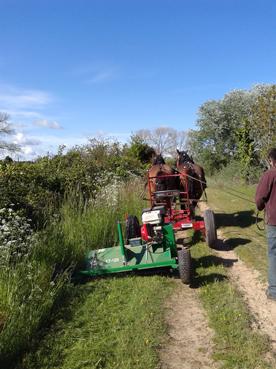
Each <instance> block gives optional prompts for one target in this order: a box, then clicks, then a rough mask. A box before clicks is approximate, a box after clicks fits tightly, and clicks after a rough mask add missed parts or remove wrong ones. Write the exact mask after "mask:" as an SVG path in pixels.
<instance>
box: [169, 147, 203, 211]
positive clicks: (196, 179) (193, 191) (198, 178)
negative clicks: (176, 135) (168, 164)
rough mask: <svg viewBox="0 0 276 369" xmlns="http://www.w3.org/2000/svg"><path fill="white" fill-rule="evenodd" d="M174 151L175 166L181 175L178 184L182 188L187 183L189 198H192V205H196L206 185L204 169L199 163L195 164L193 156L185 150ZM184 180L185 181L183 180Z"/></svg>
mask: <svg viewBox="0 0 276 369" xmlns="http://www.w3.org/2000/svg"><path fill="white" fill-rule="evenodd" d="M176 151H177V161H176V167H177V170H178V172H179V173H180V174H182V175H183V178H182V179H181V181H180V182H181V184H180V186H181V187H182V189H183V187H184V188H186V185H188V186H187V187H188V194H189V198H191V199H192V205H193V207H196V205H197V203H198V200H199V199H200V198H201V196H202V194H203V192H204V191H205V189H206V187H207V184H206V179H205V173H204V169H203V168H202V167H201V166H200V165H198V164H195V162H194V160H193V158H192V157H190V156H189V155H188V153H187V152H186V151H179V150H176ZM190 177H193V178H190ZM186 180H187V183H186V182H184V181H186Z"/></svg>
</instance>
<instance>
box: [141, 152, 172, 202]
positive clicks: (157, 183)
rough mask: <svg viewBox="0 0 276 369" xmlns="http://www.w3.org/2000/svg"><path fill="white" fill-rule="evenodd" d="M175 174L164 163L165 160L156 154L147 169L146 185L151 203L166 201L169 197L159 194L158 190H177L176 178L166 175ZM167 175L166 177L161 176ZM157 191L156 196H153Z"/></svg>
mask: <svg viewBox="0 0 276 369" xmlns="http://www.w3.org/2000/svg"><path fill="white" fill-rule="evenodd" d="M172 174H175V172H174V170H173V169H172V168H171V167H170V166H169V165H168V164H166V163H165V160H164V159H163V157H162V156H161V155H157V156H156V157H155V158H154V159H153V163H152V167H151V168H150V169H149V171H148V179H149V181H148V186H149V192H150V194H151V195H152V196H151V198H152V199H153V202H152V204H153V205H158V204H159V203H168V201H169V198H168V197H166V196H165V195H164V196H162V194H161V196H160V191H170V190H177V189H178V188H179V182H178V178H177V177H174V176H171V177H170V176H168V175H172ZM163 176H168V177H163ZM157 192H159V195H158V196H155V195H154V194H156V193H157Z"/></svg>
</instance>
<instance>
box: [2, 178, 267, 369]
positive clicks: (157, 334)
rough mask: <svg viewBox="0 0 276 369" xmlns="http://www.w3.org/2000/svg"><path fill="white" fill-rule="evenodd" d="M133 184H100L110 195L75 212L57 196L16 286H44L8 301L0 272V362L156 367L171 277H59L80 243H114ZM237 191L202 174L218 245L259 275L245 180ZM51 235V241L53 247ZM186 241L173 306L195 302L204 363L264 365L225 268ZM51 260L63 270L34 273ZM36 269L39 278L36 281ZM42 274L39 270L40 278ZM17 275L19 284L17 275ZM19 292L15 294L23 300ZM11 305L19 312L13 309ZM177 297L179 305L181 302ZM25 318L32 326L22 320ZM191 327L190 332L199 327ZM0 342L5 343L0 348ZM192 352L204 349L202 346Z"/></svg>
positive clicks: (258, 241)
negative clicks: (52, 218)
mask: <svg viewBox="0 0 276 369" xmlns="http://www.w3.org/2000/svg"><path fill="white" fill-rule="evenodd" d="M142 187H143V186H142V184H141V183H140V182H139V181H135V182H129V183H128V184H127V185H118V187H116V188H112V190H111V191H109V192H108V193H109V194H110V196H111V197H106V195H105V196H104V197H102V196H101V193H99V195H98V197H97V199H96V200H94V201H93V202H92V203H90V204H89V205H86V206H85V208H83V206H81V209H82V210H79V211H76V209H78V207H76V203H75V201H74V200H72V199H70V198H68V199H67V202H66V203H65V204H64V206H63V208H62V211H61V214H62V216H61V220H60V221H59V222H58V223H57V224H56V225H54V226H52V227H51V228H50V229H51V232H52V233H51V234H52V237H49V230H48V231H47V233H46V235H47V245H48V248H47V253H45V248H44V247H42V246H44V244H43V245H42V244H41V241H40V243H38V244H37V245H36V246H35V247H34V251H33V253H32V258H31V259H30V264H29V267H32V268H36V269H32V273H33V278H31V281H33V282H32V283H34V281H35V284H32V283H31V284H30V285H27V287H26V288H30V289H31V291H32V288H33V290H34V291H35V290H36V289H37V288H39V289H42V288H44V289H45V291H47V292H46V294H45V293H44V294H39V293H38V295H35V299H34V301H32V300H30V303H29V304H25V303H24V302H23V301H22V300H21V301H20V300H18V303H17V305H15V306H14V305H12V304H11V303H10V305H9V301H11V300H12V298H13V296H14V295H13V293H14V292H13V291H12V289H11V288H10V287H14V288H16V291H18V288H22V284H19V281H18V280H17V279H16V280H13V279H12V280H9V282H10V284H9V286H10V287H9V288H10V289H8V292H7V288H5V282H6V280H7V278H11V275H10V274H8V276H7V275H5V274H3V275H2V277H1V278H2V279H1V282H2V284H1V286H2V287H1V291H2V292H1V293H2V295H3V296H4V297H5V298H6V300H4V299H2V300H1V301H2V305H1V311H2V321H3V327H4V329H3V330H2V332H1V334H0V343H1V344H2V348H3V351H2V362H3V363H4V366H3V367H5V368H14V369H34V368H37V369H47V368H49V369H50V368H64V369H69V368H80V369H82V368H91V369H92V368H93V369H94V368H95V369H96V368H102V369H105V368H106V369H112V368H114V369H115V368H125V369H128V368H129V369H131V368H137V369H144V368H149V369H151V368H152V369H154V368H158V367H159V366H160V364H161V362H160V360H161V358H162V354H160V353H161V352H162V350H164V348H165V347H166V346H167V345H168V347H170V329H171V328H170V326H171V325H173V322H169V321H168V320H167V314H168V311H167V307H166V306H167V303H168V301H170V300H171V299H173V296H174V294H175V293H176V291H179V290H178V288H179V287H178V286H179V285H178V280H175V279H174V278H172V276H171V275H168V274H163V275H154V273H153V274H152V275H126V276H123V277H110V278H105V279H97V280H94V281H90V282H87V283H85V284H79V282H77V283H76V282H75V283H72V282H70V279H69V276H70V274H71V270H73V269H74V268H78V265H81V260H82V258H83V255H84V254H85V250H88V249H91V248H98V247H105V246H106V245H109V246H112V245H113V244H114V243H117V242H118V241H117V236H116V232H115V230H116V227H115V224H116V220H117V219H124V216H125V214H126V213H128V214H136V215H138V216H139V214H140V212H141V208H142V207H143V206H144V203H143V200H142V197H143V196H142V195H141V194H142V192H143V188H142ZM106 190H107V189H106ZM237 190H238V191H239V193H238V196H239V197H236V196H235V194H234V193H233V190H232V191H230V190H229V187H228V186H227V187H226V186H224V185H222V184H220V183H217V182H215V181H210V186H209V189H208V199H209V205H210V206H211V207H212V208H213V209H214V210H215V212H216V222H217V225H218V231H219V232H220V234H223V236H224V248H226V250H227V249H228V250H231V251H233V250H234V251H235V252H236V253H237V255H238V256H239V257H240V258H241V259H242V260H243V261H244V262H245V263H246V265H248V266H250V267H252V268H255V269H257V270H258V271H260V273H261V276H262V279H263V280H265V273H266V242H265V237H264V233H263V232H262V231H259V230H258V229H257V228H256V225H255V217H254V206H253V204H252V203H250V202H248V201H247V200H243V199H241V198H240V197H243V198H246V199H248V200H250V199H251V200H252V196H253V194H254V187H239V188H237ZM104 199H105V200H104ZM105 201H106V202H105ZM44 236H45V235H44ZM42 239H43V238H42ZM44 240H45V242H46V239H45V238H44ZM57 240H59V243H58V245H59V248H57V247H56V244H57ZM191 242H192V244H193V246H192V248H191V250H192V257H193V263H194V279H193V282H192V285H191V288H192V291H191V293H190V294H188V295H187V296H188V297H186V299H187V301H184V305H183V306H182V305H180V306H178V308H179V311H181V309H185V304H186V303H188V304H189V299H191V300H194V302H195V303H196V304H200V306H201V307H200V306H199V308H200V309H204V310H205V312H206V314H207V317H208V318H207V321H206V324H208V325H209V326H210V328H211V330H212V331H213V335H212V338H211V337H210V340H211V341H212V342H213V348H212V354H211V359H210V360H211V363H212V365H217V367H221V368H229V369H230V368H231V369H232V368H233V369H234V368H248V369H249V368H272V367H273V363H274V361H273V360H274V358H273V355H272V354H271V353H272V347H271V341H270V338H269V337H268V335H266V334H265V333H264V332H262V330H259V329H256V327H255V325H256V324H254V322H255V319H256V317H255V316H254V314H253V313H252V312H251V311H250V308H249V306H248V305H247V304H246V303H245V300H244V296H243V294H242V293H241V291H240V290H239V288H237V285H235V283H233V280H232V279H231V278H230V277H229V266H226V265H225V262H224V261H223V260H222V259H221V258H220V257H219V256H218V255H217V254H216V252H214V251H212V250H210V249H208V247H207V246H206V244H205V243H204V242H202V240H200V238H197V237H193V239H192V241H191ZM55 260H62V261H63V263H60V265H59V268H62V270H63V272H62V273H60V274H59V277H58V279H57V280H56V281H55V284H54V285H53V284H52V283H51V275H50V273H48V274H45V273H46V271H42V272H41V267H42V265H45V266H47V265H48V266H50V265H53V264H54V262H55ZM38 261H39V263H38ZM22 268H23V269H22ZM25 268H26V266H25V264H19V266H18V267H17V268H16V269H15V271H14V273H13V275H14V278H22V275H23V273H24V272H25ZM72 268H73V269H72ZM53 272H54V270H53V269H51V273H53ZM36 273H40V274H39V275H41V276H43V278H42V277H41V278H42V279H41V280H40V279H39V277H38V275H37V274H36ZM45 275H48V279H47V280H45ZM49 278H50V279H49ZM22 282H23V283H26V282H25V279H24V278H23V279H22ZM37 286H38V287H37ZM181 288H182V289H183V291H185V289H187V288H189V287H188V286H185V285H182V286H181ZM23 292H24V291H23ZM27 293H28V292H26V294H27ZM177 293H179V292H177ZM26 294H25V295H24V294H21V295H20V296H19V297H21V296H22V297H21V298H24V296H26ZM20 303H21V304H22V305H21V306H22V308H21V314H22V313H23V315H15V313H16V311H17V310H18V306H19V304H20ZM179 303H181V304H183V301H182V302H179ZM38 306H39V307H40V308H39V309H38ZM13 309H14V310H13ZM9 313H10V314H14V315H11V316H13V317H16V325H15V326H14V325H12V324H11V323H9V324H7V323H6V322H5V319H8V320H7V322H9V321H10V320H9V318H5V317H8V314H9ZM34 318H35V319H34ZM176 318H177V317H176ZM26 319H29V321H30V322H31V323H32V324H29V325H26V324H25V322H26ZM177 319H178V318H177ZM185 324H186V323H185ZM15 329H17V331H18V332H21V334H22V335H25V337H28V336H29V339H28V341H27V342H26V340H25V339H24V340H20V339H18V336H14V333H13V332H15ZM185 332H186V334H187V338H188V337H189V335H192V334H194V333H192V332H191V330H190V326H189V324H187V325H185ZM175 334H176V335H177V334H179V332H177V331H176V333H175ZM196 334H198V335H200V332H196ZM14 337H16V339H14ZM199 341H200V340H199ZM8 345H9V346H8ZM7 347H9V351H7V350H6V351H5V348H7ZM197 350H198V352H201V351H202V352H204V346H202V347H199V348H197ZM271 355H272V356H271ZM194 356H195V357H194V358H192V359H190V360H191V361H192V362H193V360H194V362H196V354H195V355H194ZM11 358H13V360H11ZM15 359H16V360H15ZM184 359H185V356H184ZM171 361H172V362H171V364H170V365H173V361H174V359H172V360H171Z"/></svg>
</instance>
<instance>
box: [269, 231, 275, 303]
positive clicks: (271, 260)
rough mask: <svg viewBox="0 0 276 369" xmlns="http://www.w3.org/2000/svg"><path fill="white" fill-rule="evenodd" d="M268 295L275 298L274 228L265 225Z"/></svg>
mask: <svg viewBox="0 0 276 369" xmlns="http://www.w3.org/2000/svg"><path fill="white" fill-rule="evenodd" d="M267 241H268V293H269V294H270V295H272V296H273V297H276V226H274V225H267Z"/></svg>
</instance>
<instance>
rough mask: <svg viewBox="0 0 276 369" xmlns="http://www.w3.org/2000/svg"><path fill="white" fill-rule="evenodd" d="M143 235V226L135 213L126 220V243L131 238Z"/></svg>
mask: <svg viewBox="0 0 276 369" xmlns="http://www.w3.org/2000/svg"><path fill="white" fill-rule="evenodd" d="M137 237H141V228H140V224H139V220H138V218H137V217H136V216H135V215H129V216H128V217H127V220H126V243H127V244H128V243H129V240H130V239H131V238H137Z"/></svg>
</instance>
